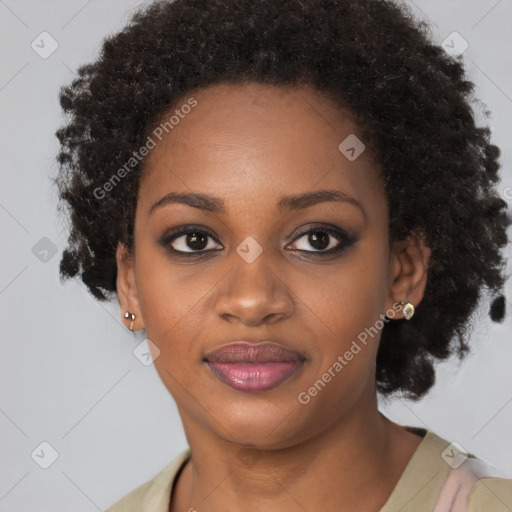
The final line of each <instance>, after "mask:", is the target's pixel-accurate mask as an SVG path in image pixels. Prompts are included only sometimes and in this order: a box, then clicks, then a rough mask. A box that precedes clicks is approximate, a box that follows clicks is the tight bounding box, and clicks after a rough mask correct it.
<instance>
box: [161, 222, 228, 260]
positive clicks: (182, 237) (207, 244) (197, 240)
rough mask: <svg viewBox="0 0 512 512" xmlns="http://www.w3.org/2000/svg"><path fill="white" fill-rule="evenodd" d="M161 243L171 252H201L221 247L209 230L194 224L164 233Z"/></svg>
mask: <svg viewBox="0 0 512 512" xmlns="http://www.w3.org/2000/svg"><path fill="white" fill-rule="evenodd" d="M161 243H162V245H163V246H164V247H168V248H169V249H170V250H171V252H173V253H192V254H201V253H204V252H210V251H215V250H219V249H223V247H222V245H220V244H219V243H218V242H216V237H215V235H214V234H213V233H212V232H211V231H209V230H208V229H206V228H198V227H196V226H180V227H178V228H175V229H173V230H171V231H170V232H168V233H167V234H166V236H165V237H164V238H163V239H162V242H161Z"/></svg>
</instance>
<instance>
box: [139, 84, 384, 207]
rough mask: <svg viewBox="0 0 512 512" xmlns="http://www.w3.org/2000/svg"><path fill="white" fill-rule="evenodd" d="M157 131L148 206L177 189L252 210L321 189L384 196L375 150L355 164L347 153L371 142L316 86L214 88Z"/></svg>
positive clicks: (147, 175)
mask: <svg viewBox="0 0 512 512" xmlns="http://www.w3.org/2000/svg"><path fill="white" fill-rule="evenodd" d="M191 98H192V100H191ZM194 101H195V102H196V103H194ZM191 104H194V105H195V106H193V107H192V108H188V107H187V108H185V107H183V105H191ZM171 116H174V117H173V119H172V123H169V122H168V121H169V120H170V119H171ZM166 121H167V122H168V123H167V125H165V124H164V123H166ZM157 130H158V129H157ZM156 133H157V134H158V136H155V130H154V131H153V133H152V134H150V136H151V137H152V138H153V140H154V142H155V147H154V148H153V149H151V151H150V153H149V154H148V156H147V157H146V160H145V162H144V172H143V176H142V179H141V182H140V191H139V203H142V206H144V207H146V209H147V208H150V206H151V204H152V203H153V202H154V201H156V200H157V199H158V198H159V197H161V196H162V195H163V194H165V193H167V192H170V191H176V192H190V191H194V192H203V193H210V194H212V195H216V196H221V197H225V198H226V199H227V201H226V202H227V203H228V204H233V205H234V204H235V203H236V202H239V203H240V204H241V205H243V204H245V205H246V206H247V205H248V204H254V203H259V202H261V201H262V200H263V201H266V200H272V198H274V197H276V198H277V197H278V196H281V195H282V194H283V193H303V192H305V191H308V190H312V189H320V188H322V189H325V188H331V189H332V188H338V189H341V190H343V191H344V192H346V193H349V194H351V195H352V196H355V197H356V198H357V197H358V196H365V195H368V194H374V195H375V194H380V195H382V189H381V183H380V181H379V180H378V170H377V166H376V164H375V163H374V162H373V161H372V159H371V158H370V155H369V154H368V152H366V151H363V152H362V153H361V154H360V156H358V157H357V158H356V159H355V160H351V159H349V158H347V156H346V154H344V153H343V152H342V150H343V149H344V147H345V146H343V144H344V141H349V142H350V143H351V144H348V145H349V146H350V145H352V146H353V145H354V142H355V144H356V145H357V144H360V142H361V143H363V144H364V141H362V140H361V141H360V142H358V141H359V140H360V137H361V135H360V134H359V130H358V129H357V127H356V125H355V124H354V123H353V122H352V121H351V119H350V118H349V116H348V115H347V113H346V112H344V111H343V110H341V109H340V108H339V107H337V106H336V105H335V104H334V103H332V102H331V101H330V100H328V99H326V98H325V97H323V96H322V95H321V94H319V93H318V92H317V91H316V90H315V89H313V88H312V87H310V86H302V85H301V86H275V85H266V84H258V83H244V84H227V83H222V84H217V85H213V86H210V87H208V88H205V89H200V90H197V91H195V92H194V93H191V94H190V95H187V96H184V97H183V98H182V99H181V100H180V101H178V102H177V103H176V105H174V107H173V109H172V110H170V111H169V112H167V113H166V114H165V115H164V116H163V117H162V122H161V124H160V130H159V131H157V132H156ZM358 135H359V137H358ZM355 137H356V138H355ZM340 144H342V150H340V147H339V146H340ZM345 145H347V144H345ZM362 147H363V146H362V145H360V146H357V147H356V150H357V151H358V152H359V151H360V150H361V148H362ZM349 156H350V153H349Z"/></svg>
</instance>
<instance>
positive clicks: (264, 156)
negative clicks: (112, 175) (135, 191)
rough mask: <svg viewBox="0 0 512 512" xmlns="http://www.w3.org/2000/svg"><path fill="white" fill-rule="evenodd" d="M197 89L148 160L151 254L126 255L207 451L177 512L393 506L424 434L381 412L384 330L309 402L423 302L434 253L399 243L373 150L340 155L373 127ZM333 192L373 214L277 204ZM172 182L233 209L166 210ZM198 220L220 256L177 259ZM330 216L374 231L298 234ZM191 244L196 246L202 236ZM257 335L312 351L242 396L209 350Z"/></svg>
mask: <svg viewBox="0 0 512 512" xmlns="http://www.w3.org/2000/svg"><path fill="white" fill-rule="evenodd" d="M194 98H195V99H196V100H197V102H198V105H197V106H196V107H195V108H194V109H193V111H192V112H191V113H190V114H189V115H187V116H185V117H184V119H182V120H180V122H179V124H178V125H177V126H176V127H175V128H174V129H173V130H172V131H171V132H170V133H169V134H168V135H166V136H165V137H164V138H163V140H162V141H161V142H159V144H158V145H157V146H156V147H155V148H154V149H153V150H152V151H151V153H150V154H149V155H148V157H147V160H146V162H145V167H144V174H143V176H142V179H141V182H140V188H139V195H138V202H137V211H136V218H135V253H134V254H133V255H130V254H128V253H127V252H126V250H125V249H124V247H123V246H122V245H121V244H120V245H119V248H118V251H117V263H118V278H117V289H118V297H119V301H120V305H121V312H122V314H124V311H127V310H128V311H131V312H133V313H135V315H136V320H135V323H134V327H133V328H134V330H140V329H143V328H145V329H146V336H147V338H148V339H149V340H151V342H152V343H154V344H155V346H157V347H158V349H159V350H160V354H159V355H158V357H156V359H155V361H154V364H155V367H156V370H157V371H158V373H159V375H160V377H161V379H162V381H163V383H164V385H165V386H166V388H167V389H168V390H169V392H170V393H171V394H172V396H173V397H174V399H175V401H176V404H177V406H178V409H179V413H180V416H181V419H182V422H183V425H184V429H185V433H186V436H187V440H188V442H189V445H190V447H191V449H192V458H191V460H190V461H189V462H188V463H187V465H186V466H185V468H184V469H183V471H182V473H181V475H180V477H179V478H178V480H177V484H176V487H175V492H174V494H173V498H172V502H171V504H170V510H171V511H173V512H174V511H178V510H189V509H190V508H191V507H195V508H196V509H197V510H198V511H201V510H208V511H220V510H222V511H235V510H236V511H239V510H245V511H257V510H258V511H259V510H269V507H270V509H272V510H280V511H284V512H286V511H292V510H294V511H295V510H300V509H301V508H300V507H303V508H304V509H306V510H318V509H319V503H321V508H322V510H324V511H334V510H336V511H340V510H351V511H352V512H354V511H357V510H364V511H366V512H371V511H378V510H379V509H380V508H381V507H382V506H383V505H384V503H385V502H386V501H387V499H388V497H389V495H390V494H391V492H392V490H393V488H394V486H395V485H396V483H397V481H398V479H399V477H400V475H401V473H402V472H403V470H404V469H405V466H406V464H407V462H408V461H409V459H410V457H411V456H412V454H413V452H414V450H415V449H416V448H417V446H418V444H419V442H420V441H421V438H420V437H419V436H416V435H414V434H412V433H409V432H407V431H405V430H404V429H403V428H402V427H400V426H398V425H396V424H394V423H392V422H391V421H389V420H388V419H387V418H385V417H384V416H383V415H382V414H381V413H380V412H379V411H378V409H377V402H376V392H375V375H374V372H375V356H376V351H377V348H378V341H379V336H378V335H377V336H375V337H374V338H373V339H371V340H370V341H369V342H368V344H367V345H366V346H364V347H363V348H362V350H361V351H360V352H359V353H358V354H357V355H355V356H354V358H353V359H352V360H351V361H350V362H349V363H348V364H347V365H346V366H345V367H344V368H343V370H342V371H341V372H340V373H338V374H337V375H336V377H335V378H333V379H332V380H331V381H330V382H329V383H328V384H327V385H326V386H325V387H324V388H323V389H322V390H321V391H320V392H319V393H318V394H317V395H316V396H314V397H313V398H311V401H310V402H309V403H308V404H302V403H300V402H299V400H298V399H297V397H298V394H299V393H300V392H303V391H307V390H308V388H310V387H311V386H312V385H313V384H314V383H315V382H316V381H317V380H318V379H319V378H320V377H321V376H322V374H323V373H324V372H325V371H326V370H327V369H328V368H329V367H331V366H332V365H333V363H334V362H335V361H336V360H337V357H338V356H339V355H340V354H344V353H345V352H346V351H347V350H348V349H349V348H350V346H351V343H352V342H353V340H356V339H357V336H358V334H359V333H361V332H362V331H364V329H365V328H368V327H370V326H373V325H375V323H376V322H377V320H378V319H379V318H382V317H381V316H380V315H382V314H385V313H386V312H387V311H390V310H393V304H395V303H396V302H397V301H400V300H405V299H407V300H408V301H409V302H411V303H412V304H414V305H415V306H416V305H418V303H419V302H420V301H421V299H422V297H423V293H424V289H425V285H426V279H427V267H428V259H429V253H430V251H429V249H428V248H427V247H425V244H424V243H423V240H422V239H421V238H420V237H410V238H409V239H408V240H406V241H403V242H400V243H396V244H393V245H390V244H389V241H388V235H387V226H388V211H387V210H388V207H387V201H386V197H385V194H384V187H383V184H382V182H381V180H380V177H379V169H378V165H377V164H376V163H375V162H373V161H372V159H371V156H370V155H369V153H368V152H363V153H362V154H361V156H359V157H358V158H357V159H356V160H354V161H349V160H348V159H347V158H346V157H345V156H344V155H343V154H342V153H340V151H339V150H338V145H339V144H340V143H341V142H342V141H343V140H344V139H345V138H346V137H347V136H348V135H350V134H356V135H357V133H358V132H357V128H356V126H355V125H354V124H353V123H352V122H351V121H350V119H349V117H348V116H347V115H346V114H345V113H343V112H342V111H340V110H339V109H337V108H335V106H334V105H333V104H332V103H330V102H329V101H328V100H326V99H324V98H323V97H322V96H320V95H319V94H318V93H317V92H316V91H315V90H314V89H312V88H310V87H309V86H300V87H299V86H294V87H283V86H280V87H276V86H270V85H262V84H255V83H247V84H218V85H215V86H211V87H208V88H206V89H201V90H199V91H197V93H195V94H194ZM363 142H364V141H363ZM321 189H322V190H323V189H329V190H338V191H342V192H344V193H346V194H347V195H348V196H350V197H352V198H355V199H356V200H357V201H358V202H359V203H360V204H361V205H362V207H363V209H364V212H365V213H363V212H362V211H361V210H360V209H359V208H358V207H356V206H354V204H352V203H349V202H323V203H320V204H316V205H313V206H310V207H308V208H305V209H302V210H297V211H291V212H283V213H280V212H279V211H278V210H277V207H276V205H277V202H278V200H279V198H280V197H281V195H289V194H301V193H305V192H311V191H315V190H321ZM169 192H176V193H190V192H195V193H203V194H211V195H214V196H218V197H219V198H222V199H223V200H224V202H225V203H226V208H227V211H226V213H224V214H217V213H213V212H206V211H203V210H199V209H196V208H193V207H191V206H188V205H183V204H171V205H166V206H164V207H162V208H158V209H156V210H154V211H153V212H152V213H151V214H149V210H150V208H151V206H152V205H153V204H154V203H155V202H156V201H158V200H159V199H160V198H161V197H163V196H164V195H165V194H167V193H169ZM185 224H194V225H198V228H199V227H201V228H202V229H204V228H209V229H210V230H211V231H213V233H214V234H216V239H212V238H208V246H207V248H208V249H215V248H217V249H220V250H219V251H218V252H213V253H208V254H211V255H212V256H209V257H207V258H204V259H201V258H200V257H198V256H195V257H191V258H188V259H187V258H186V257H178V256H173V255H172V253H171V252H170V249H169V246H168V247H167V248H165V247H163V246H162V245H161V244H160V243H159V242H160V241H161V240H162V239H163V238H164V235H166V233H167V232H168V230H169V229H170V228H174V227H178V226H182V225H185ZM318 224H329V225H330V226H328V227H331V228H338V229H342V230H345V231H346V232H348V233H352V234H355V235H356V241H355V242H354V243H353V244H351V245H349V246H347V247H346V248H345V249H344V251H342V252H341V253H340V254H338V255H331V256H318V254H319V252H321V251H319V250H318V249H316V248H315V246H312V245H311V244H310V243H309V242H308V235H307V234H306V235H304V234H301V235H300V238H298V237H297V234H298V233H299V229H300V231H301V232H302V229H303V228H304V231H306V230H307V228H308V227H309V226H311V227H317V228H318V226H317V225H318ZM192 231H193V230H192ZM247 236H251V237H252V238H254V239H255V240H256V241H257V242H258V244H259V245H260V246H261V248H262V249H263V252H262V253H261V254H260V256H258V258H256V260H255V261H253V262H252V263H247V262H246V261H245V260H244V259H242V258H241V257H240V256H239V254H238V253H237V252H236V248H237V247H238V246H239V245H240V244H241V243H242V241H244V239H245V238H246V237H247ZM329 240H330V243H329V248H330V247H334V246H336V245H338V244H339V242H338V241H337V240H336V238H334V237H330V238H329ZM173 246H174V248H177V249H180V250H183V251H192V249H191V248H190V247H189V246H187V244H186V236H181V238H179V239H175V240H174V242H173ZM299 248H300V249H301V250H302V251H303V252H302V253H299V252H298V251H297V249H299ZM306 251H310V252H306ZM187 254H190V252H188V253H187ZM311 255H313V256H311ZM315 255H317V257H316V258H314V256H315ZM401 316H402V314H401V312H397V313H396V315H395V316H394V318H395V319H398V318H401ZM123 322H125V324H126V325H129V324H130V322H129V321H128V320H126V319H124V318H123ZM247 338H252V339H258V340H272V341H274V342H276V343H280V344H282V345H284V346H287V347H290V348H293V349H295V350H298V351H299V352H301V353H302V354H303V355H304V356H305V357H306V363H305V364H304V366H303V367H302V368H301V369H300V370H299V371H298V372H297V373H296V374H294V375H293V376H292V377H291V378H290V379H288V380H286V381H285V382H284V383H282V384H281V385H280V386H278V387H276V388H274V389H272V390H269V391H266V392H263V393H253V394H250V393H244V392H241V391H237V390H234V389H232V388H230V387H229V386H227V385H226V384H223V383H221V382H220V381H218V380H217V379H216V378H215V377H214V376H213V375H212V373H211V371H210V370H209V368H208V366H207V365H206V364H205V363H204V361H203V358H204V356H205V354H206V353H207V352H209V351H211V350H214V349H215V348H218V347H220V346H222V345H224V344H226V343H229V342H234V341H237V340H243V339H247ZM325 475H329V476H330V478H325ZM212 489H214V490H213V491H212ZM299 504H300V506H299Z"/></svg>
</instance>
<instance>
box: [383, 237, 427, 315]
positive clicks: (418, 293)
mask: <svg viewBox="0 0 512 512" xmlns="http://www.w3.org/2000/svg"><path fill="white" fill-rule="evenodd" d="M430 254H431V250H430V248H429V247H427V245H426V241H425V237H424V235H423V234H420V233H415V234H411V235H409V237H408V238H407V239H406V240H401V241H399V242H395V243H394V244H393V247H392V254H391V262H390V288H389V297H388V304H387V307H388V308H391V307H392V306H393V305H395V304H396V303H397V302H398V303H401V302H402V305H403V302H405V301H406V302H408V303H410V304H411V305H412V306H413V307H417V306H418V304H419V303H420V302H421V300H422V299H423V295H424V293H425V288H426V285H427V277H428V266H429V262H430ZM406 309H407V310H406V311H403V310H402V313H403V316H404V317H405V318H407V316H409V318H410V317H411V316H412V315H410V313H411V311H412V312H414V310H413V309H411V308H410V307H408V308H406Z"/></svg>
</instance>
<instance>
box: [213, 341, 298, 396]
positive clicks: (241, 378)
mask: <svg viewBox="0 0 512 512" xmlns="http://www.w3.org/2000/svg"><path fill="white" fill-rule="evenodd" d="M205 361H206V363H207V365H208V367H209V369H210V370H211V372H212V374H213V375H214V376H215V377H216V378H217V379H219V380H220V381H221V382H223V383H224V384H227V385H228V386H230V387H232V388H234V389H237V390H239V391H245V392H249V393H261V392H264V391H268V390H270V389H273V388H275V387H277V386H279V385H280V384H281V383H283V382H284V381H285V380H287V379H289V378H290V377H291V376H292V375H293V374H295V373H296V372H297V371H298V370H299V369H300V368H301V367H302V365H303V364H304V361H305V357H304V356H303V355H302V354H301V353H299V352H297V351H296V350H292V349H290V348H287V347H284V346H282V345H278V344H276V343H273V342H270V341H265V342H260V343H257V344H252V343H248V342H246V341H240V342H236V343H231V344H229V345H224V346H223V347H221V348H219V349H217V350H215V351H213V352H210V353H209V354H207V355H206V356H205Z"/></svg>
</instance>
